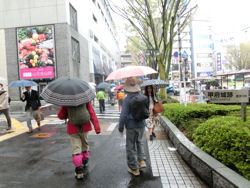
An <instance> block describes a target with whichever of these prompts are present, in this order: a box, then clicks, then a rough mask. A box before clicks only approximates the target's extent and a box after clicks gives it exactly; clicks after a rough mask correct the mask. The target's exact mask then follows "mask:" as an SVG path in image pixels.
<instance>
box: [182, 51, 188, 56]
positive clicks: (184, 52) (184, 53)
mask: <svg viewBox="0 0 250 188" xmlns="http://www.w3.org/2000/svg"><path fill="white" fill-rule="evenodd" d="M182 57H183V58H188V54H187V52H186V50H184V51H183V53H182Z"/></svg>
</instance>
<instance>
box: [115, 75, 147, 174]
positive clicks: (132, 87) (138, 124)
mask: <svg viewBox="0 0 250 188" xmlns="http://www.w3.org/2000/svg"><path fill="white" fill-rule="evenodd" d="M124 90H125V91H126V93H127V96H126V98H125V99H124V101H123V104H122V111H121V115H120V121H119V128H118V130H119V132H120V134H121V135H123V132H124V126H125V127H126V154H127V165H128V172H130V173H131V174H133V175H135V176H139V175H140V171H139V169H141V168H146V155H145V151H144V146H143V135H144V131H145V125H146V123H145V120H141V121H136V120H135V119H134V118H133V116H132V114H131V109H130V101H131V99H132V98H133V97H135V96H137V95H139V93H140V86H139V84H138V83H137V81H136V79H135V78H128V79H127V80H126V82H125V87H124Z"/></svg>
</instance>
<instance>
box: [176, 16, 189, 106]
mask: <svg viewBox="0 0 250 188" xmlns="http://www.w3.org/2000/svg"><path fill="white" fill-rule="evenodd" d="M177 26H178V44H179V66H180V67H179V68H180V75H179V78H180V82H179V88H180V97H181V98H182V94H183V92H184V104H185V106H187V99H186V80H185V79H186V78H185V73H186V65H185V67H184V71H185V72H184V83H182V81H183V76H182V53H181V49H182V44H181V21H180V15H179V14H177ZM182 88H183V89H182Z"/></svg>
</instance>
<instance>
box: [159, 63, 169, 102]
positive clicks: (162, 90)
mask: <svg viewBox="0 0 250 188" xmlns="http://www.w3.org/2000/svg"><path fill="white" fill-rule="evenodd" d="M159 73H160V79H161V80H165V70H164V66H163V62H162V59H160V62H159ZM166 94H167V93H166V88H161V91H160V97H161V99H163V98H165V96H166Z"/></svg>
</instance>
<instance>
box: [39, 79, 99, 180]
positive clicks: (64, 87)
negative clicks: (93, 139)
mask: <svg viewBox="0 0 250 188" xmlns="http://www.w3.org/2000/svg"><path fill="white" fill-rule="evenodd" d="M41 96H42V97H43V99H44V100H45V101H47V102H49V103H52V104H56V105H59V106H61V107H60V109H59V111H58V113H57V116H58V118H59V119H62V120H64V119H65V120H67V119H68V121H67V133H68V135H69V138H70V142H71V146H72V161H73V163H74V165H75V178H76V179H77V180H80V179H83V176H84V174H83V172H84V168H86V167H87V166H88V160H89V155H90V153H89V144H88V139H87V136H88V132H89V131H91V130H92V126H91V123H92V124H93V125H94V129H95V132H96V134H99V133H100V132H101V129H100V125H99V121H98V119H97V116H96V114H95V111H94V109H93V107H92V105H91V102H90V101H92V100H93V99H94V98H95V93H94V90H93V89H91V87H90V86H89V84H88V83H86V82H84V81H83V80H80V79H77V78H68V77H62V78H58V79H56V80H54V81H53V82H51V83H50V84H48V85H47V86H46V87H45V88H44V90H43V91H42V94H41Z"/></svg>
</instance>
